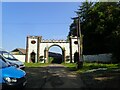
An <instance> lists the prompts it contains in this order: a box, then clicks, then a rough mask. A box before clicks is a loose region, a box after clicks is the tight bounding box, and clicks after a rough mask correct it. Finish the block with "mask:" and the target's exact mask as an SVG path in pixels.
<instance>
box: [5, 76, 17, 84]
mask: <svg viewBox="0 0 120 90" xmlns="http://www.w3.org/2000/svg"><path fill="white" fill-rule="evenodd" d="M5 81H7V82H8V83H14V82H17V79H16V78H9V77H6V78H5Z"/></svg>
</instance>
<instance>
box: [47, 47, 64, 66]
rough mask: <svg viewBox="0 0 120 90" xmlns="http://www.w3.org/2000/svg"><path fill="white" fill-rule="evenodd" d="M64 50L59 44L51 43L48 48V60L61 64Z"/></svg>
mask: <svg viewBox="0 0 120 90" xmlns="http://www.w3.org/2000/svg"><path fill="white" fill-rule="evenodd" d="M63 53H64V51H63V49H62V48H61V47H60V46H59V45H52V46H50V47H49V48H48V62H49V63H57V64H61V63H62V62H64V58H63V57H64V55H63Z"/></svg>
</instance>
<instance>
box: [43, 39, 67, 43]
mask: <svg viewBox="0 0 120 90" xmlns="http://www.w3.org/2000/svg"><path fill="white" fill-rule="evenodd" d="M41 43H68V41H67V40H63V39H59V40H55V39H49V40H48V39H46V40H45V39H42V40H41Z"/></svg>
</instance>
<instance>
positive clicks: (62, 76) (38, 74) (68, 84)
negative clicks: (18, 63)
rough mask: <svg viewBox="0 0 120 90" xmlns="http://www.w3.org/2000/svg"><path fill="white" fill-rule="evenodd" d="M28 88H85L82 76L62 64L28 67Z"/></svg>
mask: <svg viewBox="0 0 120 90" xmlns="http://www.w3.org/2000/svg"><path fill="white" fill-rule="evenodd" d="M25 71H26V73H27V82H28V83H27V85H26V88H27V89H28V88H39V89H40V88H42V89H44V88H84V87H85V85H84V84H83V82H82V80H81V78H80V77H79V76H78V75H77V74H76V73H75V72H74V71H69V70H68V69H67V68H65V67H64V66H63V65H61V64H51V65H49V66H47V67H38V68H26V69H25Z"/></svg>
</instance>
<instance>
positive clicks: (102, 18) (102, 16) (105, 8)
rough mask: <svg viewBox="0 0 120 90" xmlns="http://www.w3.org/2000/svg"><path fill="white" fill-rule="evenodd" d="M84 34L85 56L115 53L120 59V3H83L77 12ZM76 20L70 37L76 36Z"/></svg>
mask: <svg viewBox="0 0 120 90" xmlns="http://www.w3.org/2000/svg"><path fill="white" fill-rule="evenodd" d="M77 13H78V15H79V16H80V23H81V31H82V34H83V36H84V37H83V54H100V53H113V55H114V57H115V58H117V59H120V57H119V51H120V47H119V46H120V3H119V2H96V3H93V2H83V3H82V5H81V6H79V9H78V10H77ZM76 32H77V24H76V22H75V20H73V23H72V24H71V25H70V32H69V35H68V36H70V35H73V36H76Z"/></svg>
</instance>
